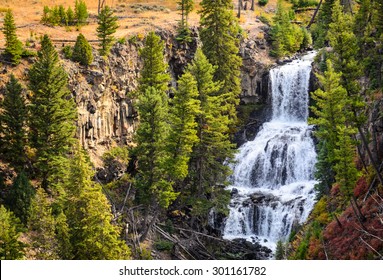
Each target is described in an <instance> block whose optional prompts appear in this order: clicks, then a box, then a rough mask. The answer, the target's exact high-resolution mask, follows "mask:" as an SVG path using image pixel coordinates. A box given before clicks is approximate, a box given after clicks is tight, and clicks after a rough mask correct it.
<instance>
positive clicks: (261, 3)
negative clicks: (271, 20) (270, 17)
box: [258, 0, 269, 6]
mask: <svg viewBox="0 0 383 280" xmlns="http://www.w3.org/2000/svg"><path fill="white" fill-rule="evenodd" d="M268 2H269V0H258V4H259V6H266V5H267V3H268Z"/></svg>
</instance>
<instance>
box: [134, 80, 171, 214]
mask: <svg viewBox="0 0 383 280" xmlns="http://www.w3.org/2000/svg"><path fill="white" fill-rule="evenodd" d="M138 113H139V116H140V125H139V127H138V129H137V132H136V143H137V149H136V154H137V158H138V169H139V171H138V176H137V186H138V188H139V190H140V197H141V201H142V202H144V203H145V204H146V205H148V206H150V207H152V208H154V209H155V210H156V211H158V209H156V208H158V207H159V206H160V207H161V208H163V209H166V208H167V207H168V206H169V205H170V203H171V202H172V201H173V200H174V199H175V198H176V194H175V193H174V192H173V188H172V184H171V182H169V181H167V178H166V177H167V176H166V172H165V170H166V167H165V159H166V158H167V156H168V153H167V151H166V141H165V140H166V138H167V133H168V124H167V118H168V106H167V97H166V94H165V93H164V92H161V91H158V90H156V89H155V88H154V87H149V88H147V89H146V91H145V92H140V96H139V100H138Z"/></svg>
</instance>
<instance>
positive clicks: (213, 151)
mask: <svg viewBox="0 0 383 280" xmlns="http://www.w3.org/2000/svg"><path fill="white" fill-rule="evenodd" d="M214 70H215V68H214V67H213V66H212V65H211V64H210V63H209V61H208V60H207V58H206V56H205V55H204V54H203V52H202V51H201V50H200V49H198V50H197V51H196V54H195V57H194V60H193V62H192V63H191V64H190V65H189V66H188V71H190V73H191V74H192V75H193V76H194V78H195V80H196V81H197V89H198V99H199V101H200V108H201V109H200V112H199V114H198V115H197V119H196V120H197V137H198V141H197V142H196V143H195V144H194V146H193V151H192V155H191V159H190V167H189V175H188V180H189V181H190V186H191V187H190V190H189V192H186V191H185V192H184V193H183V195H184V196H185V198H186V200H188V204H190V205H193V214H194V215H195V216H196V217H205V218H206V217H207V214H208V211H209V210H210V209H211V208H212V207H215V208H216V210H218V211H219V212H227V205H228V202H229V199H230V197H229V194H228V193H227V192H226V191H225V190H224V189H222V188H221V187H218V186H217V185H222V184H225V181H226V178H227V176H228V175H229V173H230V168H229V167H228V166H227V165H225V164H224V161H225V160H227V161H230V159H232V157H233V154H234V145H233V144H231V143H230V140H229V135H228V130H227V127H228V124H229V119H228V116H227V115H225V108H222V106H221V104H222V102H221V98H223V97H222V96H220V95H218V92H220V89H221V83H219V82H215V81H214ZM205 221H206V220H205Z"/></svg>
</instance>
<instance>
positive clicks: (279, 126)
mask: <svg viewBox="0 0 383 280" xmlns="http://www.w3.org/2000/svg"><path fill="white" fill-rule="evenodd" d="M314 56H315V53H314V52H312V53H309V54H307V55H305V56H304V57H302V58H301V59H297V60H294V61H292V62H291V63H288V64H285V65H283V66H279V67H276V68H274V69H271V70H270V90H271V98H272V104H271V105H272V115H271V120H270V121H269V122H266V123H264V124H263V125H262V127H261V128H260V130H259V132H258V133H257V135H256V137H255V139H254V140H253V141H248V142H246V143H245V144H244V145H242V146H241V147H240V148H239V150H238V152H237V154H236V156H235V163H234V164H232V165H231V168H232V170H233V174H232V176H231V177H230V182H231V185H230V186H229V187H228V188H229V190H231V196H232V198H231V202H230V205H229V209H230V214H229V216H228V217H227V219H226V221H225V227H224V231H223V237H224V238H226V239H235V238H243V239H247V240H249V241H252V242H259V243H260V244H262V245H264V246H266V247H269V248H270V249H272V250H273V251H274V250H275V248H276V243H277V242H278V240H282V241H286V240H287V239H288V237H289V235H290V233H291V230H292V228H293V227H294V226H295V225H297V224H301V223H303V222H304V221H305V220H306V219H307V217H308V215H309V214H310V212H311V210H312V208H313V206H314V204H315V191H314V185H315V184H316V181H315V180H314V167H315V163H316V152H315V146H314V142H313V139H312V137H311V134H312V127H311V126H309V125H308V124H307V118H308V101H309V96H308V95H309V93H308V90H309V80H310V73H311V63H312V61H313V59H314Z"/></svg>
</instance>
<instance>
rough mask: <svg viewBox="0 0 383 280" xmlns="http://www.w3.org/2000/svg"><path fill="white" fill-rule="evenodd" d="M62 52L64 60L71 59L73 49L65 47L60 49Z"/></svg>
mask: <svg viewBox="0 0 383 280" xmlns="http://www.w3.org/2000/svg"><path fill="white" fill-rule="evenodd" d="M62 52H63V53H64V57H65V58H66V59H72V55H73V48H72V47H71V46H65V47H63V49H62Z"/></svg>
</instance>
